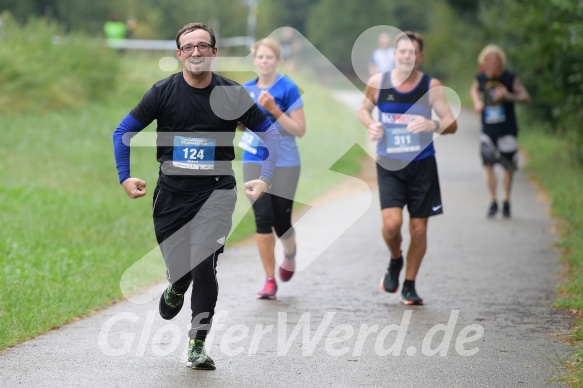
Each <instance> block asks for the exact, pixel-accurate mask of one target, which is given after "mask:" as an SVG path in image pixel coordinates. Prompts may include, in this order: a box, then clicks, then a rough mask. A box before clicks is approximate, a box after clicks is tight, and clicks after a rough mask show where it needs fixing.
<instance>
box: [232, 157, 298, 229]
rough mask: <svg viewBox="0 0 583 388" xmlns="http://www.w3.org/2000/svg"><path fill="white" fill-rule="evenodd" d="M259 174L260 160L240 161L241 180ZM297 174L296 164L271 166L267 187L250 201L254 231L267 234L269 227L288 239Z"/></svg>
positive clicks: (249, 178) (256, 176) (251, 178)
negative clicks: (270, 180) (272, 168)
mask: <svg viewBox="0 0 583 388" xmlns="http://www.w3.org/2000/svg"><path fill="white" fill-rule="evenodd" d="M260 175H261V164H258V163H245V164H243V177H244V179H245V182H247V181H250V180H253V179H257V178H259V176H260ZM299 178H300V167H299V166H298V167H276V168H275V171H274V172H273V185H272V186H271V189H269V191H268V192H267V193H265V194H263V196H262V197H261V198H259V199H258V200H257V201H255V203H254V204H253V212H254V213H255V225H256V231H257V233H260V234H270V233H273V230H272V228H273V229H275V234H276V235H277V237H279V238H283V239H288V238H289V237H291V236H292V235H293V233H294V229H293V227H292V224H291V215H292V207H293V203H294V196H295V194H296V189H297V187H298V180H299Z"/></svg>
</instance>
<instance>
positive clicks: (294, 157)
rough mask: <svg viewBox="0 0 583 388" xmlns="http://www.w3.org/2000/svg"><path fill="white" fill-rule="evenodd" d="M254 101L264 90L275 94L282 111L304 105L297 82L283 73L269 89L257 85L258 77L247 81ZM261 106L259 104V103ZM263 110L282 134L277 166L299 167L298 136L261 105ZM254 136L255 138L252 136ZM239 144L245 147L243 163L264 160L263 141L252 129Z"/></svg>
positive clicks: (290, 110)
mask: <svg viewBox="0 0 583 388" xmlns="http://www.w3.org/2000/svg"><path fill="white" fill-rule="evenodd" d="M243 86H244V87H245V89H246V90H247V92H248V93H249V95H250V96H251V98H253V101H255V102H257V98H258V97H259V94H260V93H261V91H263V90H267V91H269V93H270V94H271V95H272V96H273V98H274V100H275V103H276V104H277V106H278V107H279V109H281V111H282V112H285V114H287V115H289V114H290V113H291V112H292V111H294V110H296V109H298V108H301V107H303V106H304V103H303V102H302V99H301V97H300V91H299V90H298V87H297V86H296V84H294V83H293V81H292V80H290V79H289V78H288V77H284V76H283V75H281V74H278V75H277V78H276V79H275V82H274V83H273V84H272V85H271V86H270V87H269V88H267V89H262V88H258V87H257V78H255V79H253V80H251V81H249V82H247V83H246V84H244V85H243ZM258 106H259V105H258ZM259 108H261V110H262V111H263V112H264V113H265V114H266V115H267V117H268V118H269V120H271V122H272V123H274V125H275V127H276V128H277V129H278V130H279V133H280V134H281V136H282V138H281V145H280V147H279V155H278V159H277V164H276V165H275V166H276V167H297V166H299V165H300V153H299V152H298V147H297V144H296V137H295V136H294V135H292V134H290V133H289V132H287V131H286V130H285V129H283V127H282V126H281V125H280V124H279V123H278V122H277V121H276V120H275V117H273V115H271V113H269V112H268V111H266V110H265V109H263V107H261V106H259ZM251 136H254V137H255V138H251ZM239 146H240V147H241V148H243V149H245V152H243V163H261V162H263V159H264V156H263V151H264V148H262V146H263V141H262V140H261V139H259V137H258V136H257V135H255V134H254V133H252V132H251V131H245V134H244V135H243V138H242V141H241V142H240V143H239Z"/></svg>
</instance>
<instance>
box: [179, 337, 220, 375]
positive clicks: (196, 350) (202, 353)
mask: <svg viewBox="0 0 583 388" xmlns="http://www.w3.org/2000/svg"><path fill="white" fill-rule="evenodd" d="M186 366H188V367H190V368H192V369H201V370H215V369H216V366H215V362H214V361H213V359H212V358H210V356H209V355H208V354H206V350H205V348H204V341H203V340H193V339H191V340H190V343H189V346H188V360H187V361H186Z"/></svg>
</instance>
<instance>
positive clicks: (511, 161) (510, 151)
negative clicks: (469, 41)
mask: <svg viewBox="0 0 583 388" xmlns="http://www.w3.org/2000/svg"><path fill="white" fill-rule="evenodd" d="M478 65H479V69H480V72H479V73H478V74H477V75H476V79H475V80H474V82H473V83H472V86H471V89H470V95H471V97H472V101H473V103H474V110H475V111H476V112H478V113H479V114H480V115H481V120H482V135H481V137H480V153H481V156H482V163H483V165H484V171H485V177H486V186H487V188H488V194H489V195H490V206H489V208H488V212H487V216H488V217H490V218H491V217H494V216H495V215H496V213H498V199H497V193H496V191H497V190H496V188H497V178H496V171H495V170H494V165H496V164H497V163H500V165H502V167H503V168H504V175H503V178H502V184H503V188H504V191H503V195H502V216H503V217H504V218H510V216H511V211H510V192H511V190H512V178H513V176H514V172H515V171H516V169H517V168H518V153H517V152H518V141H517V137H518V124H517V120H516V113H515V111H514V104H516V103H528V102H530V95H529V94H528V91H527V90H526V88H525V87H524V85H523V84H522V82H521V81H520V79H519V78H518V75H516V74H515V73H513V72H511V71H508V70H506V54H505V53H504V50H502V48H500V47H499V46H497V45H494V44H489V45H487V46H486V47H484V48H483V49H482V51H481V52H480V54H479V55H478Z"/></svg>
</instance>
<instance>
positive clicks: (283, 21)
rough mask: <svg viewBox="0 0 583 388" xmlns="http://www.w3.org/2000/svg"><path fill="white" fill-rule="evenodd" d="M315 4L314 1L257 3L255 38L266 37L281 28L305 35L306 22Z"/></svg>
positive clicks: (287, 0) (270, 0)
mask: <svg viewBox="0 0 583 388" xmlns="http://www.w3.org/2000/svg"><path fill="white" fill-rule="evenodd" d="M317 3H318V1H314V0H278V1H272V0H263V1H259V6H258V10H257V11H258V14H257V37H260V36H267V35H269V34H271V33H272V32H273V31H274V30H276V29H278V28H280V27H283V26H290V27H293V28H295V29H296V30H298V31H299V32H301V33H302V34H303V35H306V20H307V19H308V15H310V13H311V12H312V9H313V7H314V6H315V5H316V4H317Z"/></svg>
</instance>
